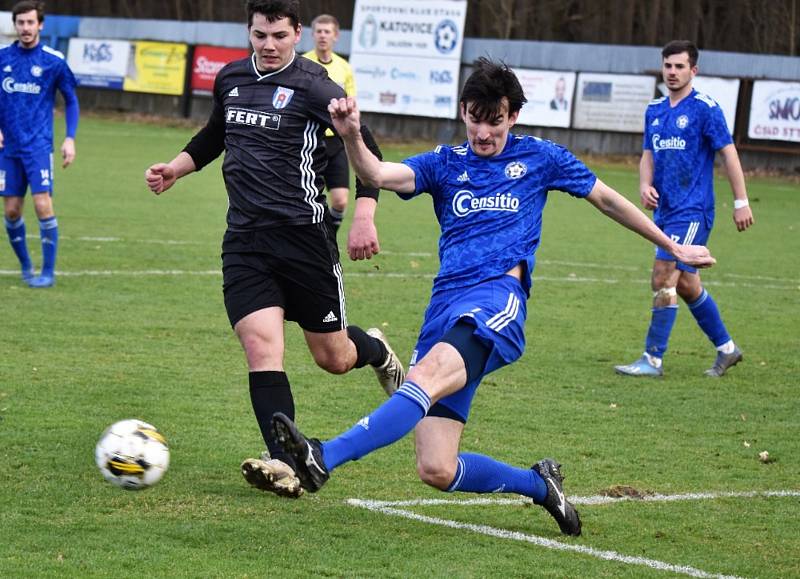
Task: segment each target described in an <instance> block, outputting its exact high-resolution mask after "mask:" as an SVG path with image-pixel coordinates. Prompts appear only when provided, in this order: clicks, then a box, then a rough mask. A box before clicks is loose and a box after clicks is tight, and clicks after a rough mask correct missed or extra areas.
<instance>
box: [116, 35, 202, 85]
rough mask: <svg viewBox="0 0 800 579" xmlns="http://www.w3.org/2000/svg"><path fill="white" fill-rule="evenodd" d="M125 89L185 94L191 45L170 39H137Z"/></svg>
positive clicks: (132, 52)
mask: <svg viewBox="0 0 800 579" xmlns="http://www.w3.org/2000/svg"><path fill="white" fill-rule="evenodd" d="M132 44H133V50H132V51H131V56H130V59H129V61H128V74H127V75H126V76H125V83H124V84H123V87H122V88H123V89H124V90H126V91H131V92H146V93H153V94H170V95H176V96H180V95H182V94H183V89H184V83H185V79H186V52H187V49H188V46H187V45H185V44H175V43H168V42H134V43H132Z"/></svg>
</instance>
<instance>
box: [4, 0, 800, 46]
mask: <svg viewBox="0 0 800 579" xmlns="http://www.w3.org/2000/svg"><path fill="white" fill-rule="evenodd" d="M798 3H800V0H605V1H597V0H468V2H467V4H468V7H467V23H466V35H467V36H470V37H479V38H501V39H503V38H504V39H525V40H548V41H558V42H587V43H602V44H622V45H644V46H662V45H664V44H666V43H667V42H668V41H670V40H672V39H675V38H682V39H690V40H694V41H695V42H696V43H697V45H698V46H699V47H700V48H701V49H707V50H723V51H732V52H752V53H764V54H784V55H792V56H794V55H797V54H798V45H799V44H800V24H799V23H798V19H800V15H798V10H800V8H799V7H798ZM13 4H14V1H13V0H2V2H1V3H0V5H2V6H3V8H4V9H6V10H9V9H10V7H11V6H12V5H13ZM354 4H355V2H354V1H353V0H301V19H302V21H303V22H306V23H308V22H310V21H311V19H312V18H313V17H314V16H315V15H317V14H320V13H322V12H326V13H329V14H333V15H335V16H336V17H337V18H338V19H339V20H340V22H341V24H342V27H343V28H347V29H349V28H351V27H352V22H353V6H354ZM46 5H47V11H48V12H49V13H51V14H72V15H78V16H106V17H117V18H155V19H170V20H208V21H230V22H243V21H244V14H245V13H244V1H243V0H49V1H48V2H47V3H46Z"/></svg>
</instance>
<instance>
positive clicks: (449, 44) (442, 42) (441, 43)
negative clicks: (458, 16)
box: [434, 20, 458, 54]
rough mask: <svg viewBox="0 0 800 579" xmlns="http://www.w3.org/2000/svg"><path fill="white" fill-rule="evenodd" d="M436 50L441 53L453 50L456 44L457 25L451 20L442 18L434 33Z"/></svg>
mask: <svg viewBox="0 0 800 579" xmlns="http://www.w3.org/2000/svg"><path fill="white" fill-rule="evenodd" d="M434 35H435V38H434V44H435V45H436V50H438V51H439V52H441V53H442V54H448V53H450V52H453V49H454V48H455V47H456V45H457V44H458V26H456V23H455V22H453V21H452V20H442V21H441V22H440V23H439V25H438V26H437V27H436V32H435V33H434Z"/></svg>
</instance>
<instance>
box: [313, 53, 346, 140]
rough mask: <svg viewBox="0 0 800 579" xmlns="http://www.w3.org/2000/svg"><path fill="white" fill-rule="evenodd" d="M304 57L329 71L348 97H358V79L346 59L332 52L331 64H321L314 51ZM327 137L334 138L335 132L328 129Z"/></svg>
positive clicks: (331, 77) (329, 74) (330, 75)
mask: <svg viewBox="0 0 800 579" xmlns="http://www.w3.org/2000/svg"><path fill="white" fill-rule="evenodd" d="M303 56H304V57H305V58H307V59H309V60H313V61H314V62H316V63H318V64H321V65H322V66H324V67H325V70H327V71H328V76H329V77H330V79H331V80H332V81H333V82H335V83H336V84H338V85H339V86H340V87H342V88H343V89H344V92H345V94H346V95H347V96H356V79H355V77H354V76H353V69H352V68H350V63H349V62H347V61H346V60H345V59H344V58H342V57H341V56H339V55H338V54H336V53H335V52H331V61H330V62H321V61H320V60H319V58H317V53H316V51H314V50H309V51H308V52H306V53H305V54H303ZM325 136H326V137H331V136H333V131H331V130H330V129H328V130H327V131H325Z"/></svg>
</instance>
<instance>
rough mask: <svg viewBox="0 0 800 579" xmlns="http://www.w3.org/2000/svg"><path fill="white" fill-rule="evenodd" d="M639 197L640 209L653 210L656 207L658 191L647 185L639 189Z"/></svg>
mask: <svg viewBox="0 0 800 579" xmlns="http://www.w3.org/2000/svg"><path fill="white" fill-rule="evenodd" d="M639 197H641V199H642V207H644V208H645V209H651V210H652V209H655V208H656V207H658V191H656V188H655V187H653V186H652V185H647V186H644V187H642V188H641V189H639Z"/></svg>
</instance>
